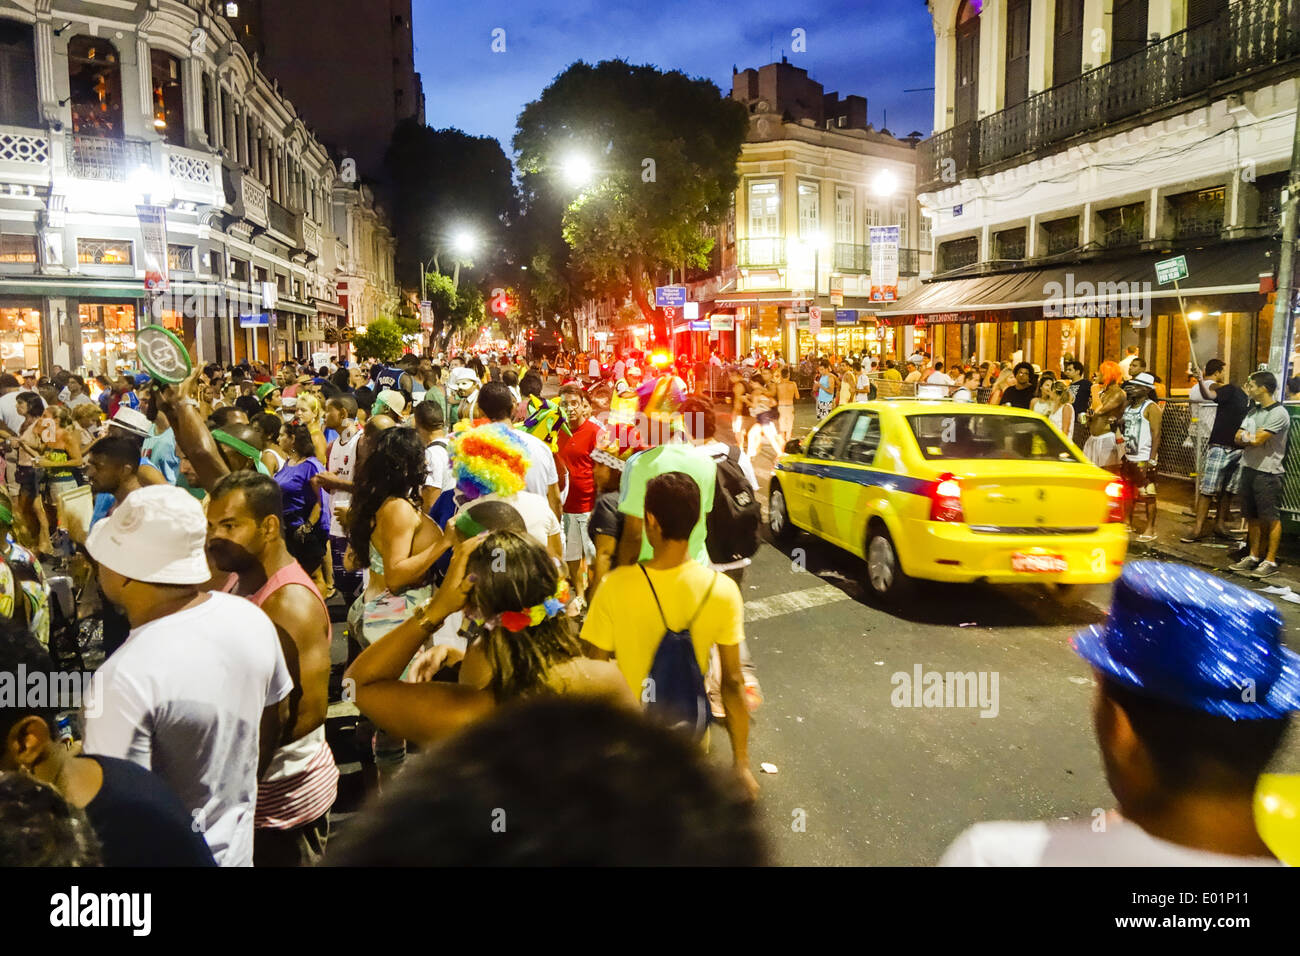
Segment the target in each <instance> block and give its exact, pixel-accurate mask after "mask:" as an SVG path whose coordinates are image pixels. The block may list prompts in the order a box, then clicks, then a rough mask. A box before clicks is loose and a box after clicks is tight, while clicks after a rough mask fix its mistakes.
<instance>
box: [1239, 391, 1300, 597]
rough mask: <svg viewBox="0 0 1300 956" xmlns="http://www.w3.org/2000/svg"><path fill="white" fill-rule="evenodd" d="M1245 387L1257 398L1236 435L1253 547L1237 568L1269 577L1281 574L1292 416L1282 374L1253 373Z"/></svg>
mask: <svg viewBox="0 0 1300 956" xmlns="http://www.w3.org/2000/svg"><path fill="white" fill-rule="evenodd" d="M1245 392H1246V397H1247V398H1249V399H1250V400H1251V402H1252V403H1253V404H1252V405H1251V407H1250V411H1248V412H1247V413H1246V416H1245V418H1244V419H1242V423H1241V428H1240V429H1238V431H1237V434H1236V436H1235V437H1234V440H1235V442H1236V444H1237V446H1238V447H1239V448H1241V450H1242V451H1241V471H1240V477H1239V479H1238V483H1239V493H1240V495H1241V513H1242V516H1243V517H1245V519H1246V524H1247V528H1248V529H1249V530H1248V532H1247V543H1248V546H1249V548H1250V553H1249V554H1247V555H1246V556H1245V557H1244V558H1242V559H1241V560H1240V561H1238V562H1237V563H1236V564H1233V565H1231V569H1232V570H1233V571H1241V572H1246V573H1250V574H1252V576H1254V577H1257V578H1267V577H1271V576H1272V575H1274V574H1277V549H1278V546H1279V545H1280V544H1281V541H1282V513H1281V503H1282V475H1283V474H1284V472H1285V470H1286V467H1285V463H1286V446H1287V438H1288V436H1289V435H1290V434H1291V416H1290V413H1289V412H1287V410H1286V407H1285V406H1284V405H1283V404H1282V403H1281V402H1279V401H1278V400H1277V399H1276V398H1275V397H1274V395H1275V394H1276V392H1277V377H1276V376H1275V375H1274V374H1273V373H1272V372H1256V373H1255V374H1253V375H1251V376H1250V378H1248V379H1246V387H1245Z"/></svg>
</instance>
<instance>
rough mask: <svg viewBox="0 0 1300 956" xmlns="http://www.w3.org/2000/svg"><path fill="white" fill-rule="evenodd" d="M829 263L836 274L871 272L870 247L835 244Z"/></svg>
mask: <svg viewBox="0 0 1300 956" xmlns="http://www.w3.org/2000/svg"><path fill="white" fill-rule="evenodd" d="M831 262H832V263H833V266H834V269H835V271H836V272H862V273H868V272H870V271H871V246H863V245H858V244H857V243H852V242H837V243H835V249H834V251H833V253H832V259H831Z"/></svg>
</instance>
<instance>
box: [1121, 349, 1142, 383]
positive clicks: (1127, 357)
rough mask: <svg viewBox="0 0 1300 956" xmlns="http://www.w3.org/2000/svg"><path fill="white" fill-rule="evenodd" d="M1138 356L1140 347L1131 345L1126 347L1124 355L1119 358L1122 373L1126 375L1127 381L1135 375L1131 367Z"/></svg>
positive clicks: (1124, 379)
mask: <svg viewBox="0 0 1300 956" xmlns="http://www.w3.org/2000/svg"><path fill="white" fill-rule="evenodd" d="M1137 358H1138V347H1137V346H1136V345H1130V346H1128V348H1126V349H1124V357H1123V358H1122V359H1120V360H1119V370H1120V374H1121V375H1123V376H1124V378H1123V381H1125V382H1127V381H1128V380H1129V379H1130V378H1132V377H1133V376H1132V374H1131V373H1130V371H1129V369H1130V368H1131V366H1132V365H1133V362H1134V360H1135V359H1137Z"/></svg>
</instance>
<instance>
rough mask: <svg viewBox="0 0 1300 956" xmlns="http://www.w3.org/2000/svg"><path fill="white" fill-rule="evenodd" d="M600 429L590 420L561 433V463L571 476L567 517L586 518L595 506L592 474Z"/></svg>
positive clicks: (566, 508) (594, 486) (566, 510)
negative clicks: (592, 460)
mask: <svg viewBox="0 0 1300 956" xmlns="http://www.w3.org/2000/svg"><path fill="white" fill-rule="evenodd" d="M600 431H601V429H600V426H599V425H597V424H596V422H595V421H594V420H592V419H590V418H588V419H587V420H586V421H585V422H583V423H582V424H581V425H579V426H578V427H577V428H575V429H574V430H573V434H572V435H566V434H565V433H564V432H563V431H561V432H560V441H559V448H560V450H559V459H560V464H562V465H563V466H564V468H565V470H566V471H567V472H568V473H569V493H568V495H567V496H565V499H564V511H565V513H566V514H571V515H580V514H586V513H587V512H589V511H591V509H592V508H594V507H595V506H596V479H595V477H594V476H593V474H592V470H591V453H592V451H594V450H595V448H596V441H597V439H599V437H600Z"/></svg>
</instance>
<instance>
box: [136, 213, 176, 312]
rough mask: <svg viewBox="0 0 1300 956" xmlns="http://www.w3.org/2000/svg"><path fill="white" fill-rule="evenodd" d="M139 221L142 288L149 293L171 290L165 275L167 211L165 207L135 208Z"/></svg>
mask: <svg viewBox="0 0 1300 956" xmlns="http://www.w3.org/2000/svg"><path fill="white" fill-rule="evenodd" d="M135 214H136V217H137V218H138V219H139V220H140V255H141V259H142V261H143V265H144V287H145V288H146V289H147V290H149V291H150V292H166V291H167V290H168V289H170V288H171V280H170V278H169V277H168V275H167V209H166V207H165V206H136V207H135Z"/></svg>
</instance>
